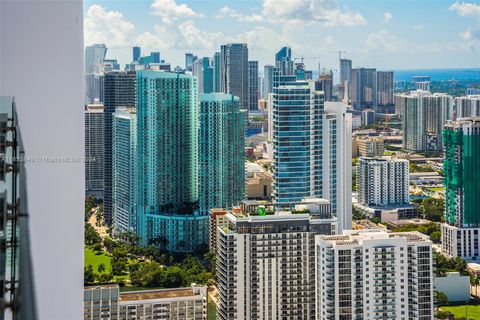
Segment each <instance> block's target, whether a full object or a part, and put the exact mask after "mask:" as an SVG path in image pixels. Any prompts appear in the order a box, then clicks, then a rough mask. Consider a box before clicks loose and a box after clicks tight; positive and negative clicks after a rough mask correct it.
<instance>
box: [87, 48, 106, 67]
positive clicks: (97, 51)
mask: <svg viewBox="0 0 480 320" xmlns="http://www.w3.org/2000/svg"><path fill="white" fill-rule="evenodd" d="M106 54H107V46H105V44H104V43H101V44H94V45H91V46H88V47H86V48H85V74H89V73H94V72H95V71H96V70H95V65H99V64H101V63H102V62H103V60H104V59H105V56H106Z"/></svg>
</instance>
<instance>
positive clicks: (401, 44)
mask: <svg viewBox="0 0 480 320" xmlns="http://www.w3.org/2000/svg"><path fill="white" fill-rule="evenodd" d="M405 49H406V43H405V41H404V40H403V39H400V38H398V37H397V36H395V35H393V34H391V33H389V32H388V31H387V30H380V31H378V32H375V33H371V34H370V35H369V36H368V37H367V41H366V50H367V51H382V52H388V53H396V52H400V51H403V50H405Z"/></svg>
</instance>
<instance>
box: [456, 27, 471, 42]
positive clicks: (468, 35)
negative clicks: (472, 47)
mask: <svg viewBox="0 0 480 320" xmlns="http://www.w3.org/2000/svg"><path fill="white" fill-rule="evenodd" d="M459 35H460V38H462V39H463V40H470V39H472V38H473V32H472V28H468V29H467V30H465V31H464V32H460V33H459Z"/></svg>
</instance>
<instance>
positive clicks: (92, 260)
mask: <svg viewBox="0 0 480 320" xmlns="http://www.w3.org/2000/svg"><path fill="white" fill-rule="evenodd" d="M111 260H112V257H110V256H109V255H108V254H106V253H105V252H102V253H100V254H98V253H97V252H95V251H93V250H92V249H91V248H85V267H87V266H88V265H91V266H92V267H93V272H95V273H98V266H99V265H100V264H102V263H103V264H104V265H105V271H104V272H103V273H110V272H111V271H112V266H111V264H110V261H111Z"/></svg>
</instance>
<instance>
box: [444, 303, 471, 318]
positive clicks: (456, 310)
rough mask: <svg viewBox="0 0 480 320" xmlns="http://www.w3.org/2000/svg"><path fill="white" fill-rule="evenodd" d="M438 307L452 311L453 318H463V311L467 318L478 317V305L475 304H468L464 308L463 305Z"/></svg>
mask: <svg viewBox="0 0 480 320" xmlns="http://www.w3.org/2000/svg"><path fill="white" fill-rule="evenodd" d="M440 309H442V310H444V311H449V312H451V313H453V315H454V316H455V318H465V314H466V313H465V311H467V312H468V319H480V305H475V306H471V305H468V309H467V308H465V305H460V306H447V307H441V308H440Z"/></svg>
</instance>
